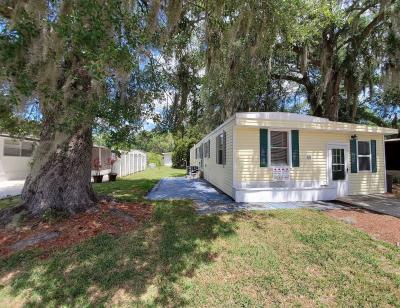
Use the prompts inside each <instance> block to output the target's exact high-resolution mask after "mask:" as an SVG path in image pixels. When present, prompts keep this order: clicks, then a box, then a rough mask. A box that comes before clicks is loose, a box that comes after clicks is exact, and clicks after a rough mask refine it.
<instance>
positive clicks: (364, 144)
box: [357, 141, 371, 171]
mask: <svg viewBox="0 0 400 308" xmlns="http://www.w3.org/2000/svg"><path fill="white" fill-rule="evenodd" d="M357 159H358V171H371V146H370V142H369V141H358V143H357Z"/></svg>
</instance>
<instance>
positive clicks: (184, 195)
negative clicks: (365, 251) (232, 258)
mask: <svg viewBox="0 0 400 308" xmlns="http://www.w3.org/2000/svg"><path fill="white" fill-rule="evenodd" d="M147 199H149V200H184V199H189V200H193V201H194V203H195V206H196V208H197V212H198V213H199V214H210V213H224V212H225V213H227V212H234V211H253V210H275V209H300V208H312V209H317V210H329V209H340V208H342V206H340V205H338V204H334V203H329V202H322V201H319V202H257V203H243V202H241V203H237V202H235V201H234V200H233V199H231V198H230V197H229V196H227V195H225V194H224V193H222V192H220V191H218V190H217V189H215V188H214V187H213V186H212V185H210V184H209V183H208V182H206V181H204V180H201V179H197V180H190V179H186V178H185V177H176V178H164V179H162V180H160V182H158V184H157V185H156V186H155V187H154V188H153V190H152V191H151V192H150V193H149V194H148V195H147Z"/></svg>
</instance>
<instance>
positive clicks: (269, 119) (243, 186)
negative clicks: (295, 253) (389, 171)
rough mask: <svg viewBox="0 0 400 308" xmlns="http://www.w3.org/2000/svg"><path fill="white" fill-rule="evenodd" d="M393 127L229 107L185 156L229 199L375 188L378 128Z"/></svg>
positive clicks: (379, 179) (324, 196) (381, 181)
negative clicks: (225, 115) (236, 110)
mask: <svg viewBox="0 0 400 308" xmlns="http://www.w3.org/2000/svg"><path fill="white" fill-rule="evenodd" d="M395 133H397V130H394V129H390V128H383V127H376V126H366V125H360V124H350V123H340V122H331V121H329V120H328V119H324V118H318V117H312V116H306V115H298V114H291V113H280V112H247V113H236V114H235V115H234V116H232V117H231V118H229V119H228V120H227V121H225V122H224V123H223V124H222V125H220V126H219V127H217V128H216V129H215V130H214V131H212V132H211V133H209V134H208V135H207V136H205V137H204V138H203V139H202V140H201V141H200V142H199V143H197V144H196V145H195V146H194V147H193V148H192V149H191V150H190V164H191V165H195V166H199V169H200V171H201V172H202V174H203V177H204V178H205V179H206V180H207V181H208V182H210V183H211V184H213V185H214V186H216V187H217V188H219V189H220V190H222V191H223V192H225V193H226V194H227V195H229V196H231V197H232V198H233V199H235V200H236V201H237V202H265V201H273V202H285V201H315V200H333V199H335V198H337V197H340V196H345V195H358V194H372V193H383V192H385V190H386V176H385V172H386V171H385V154H384V136H385V135H390V134H395Z"/></svg>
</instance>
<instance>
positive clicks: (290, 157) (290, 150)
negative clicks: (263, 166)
mask: <svg viewBox="0 0 400 308" xmlns="http://www.w3.org/2000/svg"><path fill="white" fill-rule="evenodd" d="M266 129H268V166H269V167H270V168H280V167H289V168H291V167H292V130H291V129H285V128H269V127H266ZM271 132H286V133H287V136H288V138H287V142H288V146H287V149H288V154H287V155H288V158H287V161H288V164H287V165H280V166H278V165H277V166H272V163H271V156H272V155H271V150H272V147H271V141H272V140H271Z"/></svg>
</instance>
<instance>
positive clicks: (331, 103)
mask: <svg viewBox="0 0 400 308" xmlns="http://www.w3.org/2000/svg"><path fill="white" fill-rule="evenodd" d="M341 81H342V77H341V74H340V71H337V70H334V71H332V73H331V78H330V80H329V82H328V86H327V89H326V92H325V96H324V105H325V108H324V110H325V117H326V118H328V119H329V120H331V121H338V119H339V108H340V101H339V90H340V83H341Z"/></svg>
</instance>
